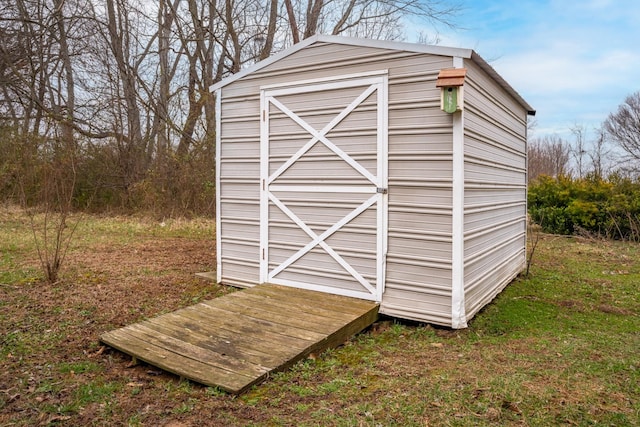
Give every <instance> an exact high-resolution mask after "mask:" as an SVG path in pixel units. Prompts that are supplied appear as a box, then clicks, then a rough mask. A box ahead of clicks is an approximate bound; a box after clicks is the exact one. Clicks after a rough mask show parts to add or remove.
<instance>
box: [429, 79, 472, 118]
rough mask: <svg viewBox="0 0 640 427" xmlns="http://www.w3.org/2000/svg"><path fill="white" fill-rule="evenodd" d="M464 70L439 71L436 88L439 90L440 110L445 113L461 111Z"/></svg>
mask: <svg viewBox="0 0 640 427" xmlns="http://www.w3.org/2000/svg"><path fill="white" fill-rule="evenodd" d="M466 74H467V69H466V68H447V69H444V70H440V74H438V80H437V82H436V87H439V88H440V109H441V110H442V111H445V112H447V113H455V112H456V111H460V110H462V105H463V95H464V91H463V89H464V77H465V76H466Z"/></svg>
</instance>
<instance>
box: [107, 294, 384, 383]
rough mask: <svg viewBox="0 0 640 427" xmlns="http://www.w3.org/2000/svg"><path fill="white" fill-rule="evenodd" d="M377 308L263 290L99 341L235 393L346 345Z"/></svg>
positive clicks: (352, 300) (227, 297) (322, 296)
mask: <svg viewBox="0 0 640 427" xmlns="http://www.w3.org/2000/svg"><path fill="white" fill-rule="evenodd" d="M378 309H379V305H378V304H377V303H374V302H372V301H364V300H360V299H355V298H350V297H343V296H338V295H329V294H326V293H322V292H315V291H309V290H305V289H297V288H289V287H286V286H279V285H272V284H262V285H258V286H255V287H253V288H248V289H243V290H240V291H237V292H233V293H230V294H227V295H223V296H221V297H218V298H215V299H212V300H207V301H202V302H200V303H198V304H195V305H192V306H189V307H185V308H181V309H178V310H176V311H174V312H171V313H166V314H163V315H160V316H158V317H155V318H151V319H148V320H144V321H141V322H138V323H135V324H132V325H128V326H125V327H122V328H119V329H115V330H112V331H109V332H105V333H103V334H102V335H101V336H100V341H101V342H103V343H104V344H106V345H108V346H110V347H112V348H114V349H116V350H118V351H121V352H123V353H125V354H128V355H130V356H132V357H134V358H136V359H138V360H141V361H143V362H146V363H148V364H150V365H153V366H156V367H158V368H161V369H163V370H165V371H167V372H170V373H173V374H176V375H178V376H180V377H183V378H187V379H189V380H192V381H195V382H198V383H201V384H204V385H207V386H212V387H218V388H220V389H221V390H224V391H226V392H228V393H232V394H241V393H243V392H244V391H246V390H248V389H249V388H250V387H251V386H253V385H255V384H258V383H260V382H261V381H263V380H265V379H266V378H268V376H269V374H271V373H272V372H277V371H282V370H285V369H287V368H289V367H291V366H292V365H293V364H295V363H296V362H298V361H300V360H302V359H304V358H306V357H308V356H309V355H310V354H314V353H321V352H323V351H324V350H327V349H330V348H334V347H337V346H339V345H340V344H342V343H344V342H345V341H347V340H348V339H350V338H351V337H352V336H353V335H355V334H357V333H358V332H361V331H362V330H364V329H365V328H367V327H368V326H370V325H371V324H373V323H374V322H375V321H376V320H377V318H378ZM278 312H279V313H287V315H286V316H281V315H278ZM287 319H291V320H290V321H287ZM302 337H305V339H302ZM266 348H270V349H271V351H270V354H268V355H265V353H264V352H265V349H266Z"/></svg>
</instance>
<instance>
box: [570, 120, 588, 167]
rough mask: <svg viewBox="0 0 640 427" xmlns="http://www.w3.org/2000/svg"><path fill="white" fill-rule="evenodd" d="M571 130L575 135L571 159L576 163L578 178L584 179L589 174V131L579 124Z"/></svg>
mask: <svg viewBox="0 0 640 427" xmlns="http://www.w3.org/2000/svg"><path fill="white" fill-rule="evenodd" d="M570 130H571V134H572V135H573V144H572V146H571V157H573V161H574V162H575V166H576V173H577V174H578V178H582V177H584V175H585V174H586V172H587V164H586V160H587V154H588V152H587V130H586V128H585V127H584V126H583V125H578V124H574V125H573V126H572V127H571V129H570Z"/></svg>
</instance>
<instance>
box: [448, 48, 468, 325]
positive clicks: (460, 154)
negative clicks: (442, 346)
mask: <svg viewBox="0 0 640 427" xmlns="http://www.w3.org/2000/svg"><path fill="white" fill-rule="evenodd" d="M453 66H454V67H455V68H461V67H463V66H464V59H463V58H461V57H454V58H453ZM452 191H453V206H452V207H453V214H452V219H451V222H452V227H453V228H452V240H453V242H452V248H451V256H452V272H451V327H452V328H454V329H460V328H466V327H467V315H466V310H465V300H464V298H465V295H464V109H463V110H462V111H457V112H455V113H453V189H452Z"/></svg>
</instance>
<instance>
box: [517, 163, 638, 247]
mask: <svg viewBox="0 0 640 427" xmlns="http://www.w3.org/2000/svg"><path fill="white" fill-rule="evenodd" d="M528 202H529V214H530V215H531V219H532V220H533V221H534V222H536V223H537V224H539V225H540V226H542V229H543V230H544V231H546V232H548V233H555V234H574V233H578V232H581V233H582V232H587V233H590V234H594V235H598V236H602V237H606V238H613V239H623V240H633V241H640V181H638V180H631V179H629V178H624V177H621V176H618V175H612V176H610V177H609V178H607V179H600V178H598V177H595V176H587V177H585V178H581V179H573V178H571V177H567V176H560V177H558V178H552V177H549V176H541V177H539V178H538V179H536V180H535V181H533V182H532V183H531V184H530V185H529V196H528Z"/></svg>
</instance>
